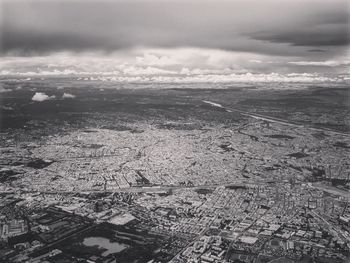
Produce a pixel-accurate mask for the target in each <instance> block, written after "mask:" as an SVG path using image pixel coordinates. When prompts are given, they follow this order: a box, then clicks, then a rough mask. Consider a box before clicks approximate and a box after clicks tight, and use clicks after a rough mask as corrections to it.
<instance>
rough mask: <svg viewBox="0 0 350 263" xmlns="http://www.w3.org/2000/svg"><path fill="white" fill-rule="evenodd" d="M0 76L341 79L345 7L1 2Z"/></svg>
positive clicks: (318, 3) (321, 1)
mask: <svg viewBox="0 0 350 263" xmlns="http://www.w3.org/2000/svg"><path fill="white" fill-rule="evenodd" d="M0 4H1V6H2V7H1V10H2V13H1V16H0V17H1V20H0V21H1V23H0V32H1V39H0V44H1V46H0V56H1V61H0V75H23V76H30V75H55V76H56V75H82V74H83V75H89V74H91V75H102V76H106V75H108V76H117V77H119V79H125V80H131V81H132V80H154V81H164V80H165V81H166V80H169V81H179V80H180V81H181V80H183V79H185V80H186V79H187V80H189V81H191V80H206V81H230V80H233V81H234V80H240V81H245V80H248V81H249V80H252V81H259V80H266V81H274V80H276V81H284V80H285V81H290V80H292V81H293V80H294V81H303V80H304V81H332V80H344V79H345V80H346V79H349V76H350V71H349V66H350V58H349V30H348V26H349V21H348V18H349V5H348V1H346V0H335V1H326V0H308V1H301V0H296V1H295V0H293V1H292V0H286V1H277V0H267V1H258V0H248V1H243V0H234V1H222V0H220V1H213V0H205V1H198V0H190V1H175V0H167V1H160V0H138V1H136V0H135V1H124V0H114V1H112V0H109V1H107V0H104V1H97V0H90V1H77V0H65V1H58V0H50V1H40V0H2V1H0Z"/></svg>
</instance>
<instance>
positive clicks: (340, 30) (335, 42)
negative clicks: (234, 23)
mask: <svg viewBox="0 0 350 263" xmlns="http://www.w3.org/2000/svg"><path fill="white" fill-rule="evenodd" d="M251 37H252V38H253V39H257V40H263V41H269V42H272V43H287V44H290V45H294V46H313V47H318V46H346V45H348V44H349V35H348V28H347V25H341V24H332V25H326V26H323V27H322V26H320V27H318V28H316V29H315V28H313V27H310V26H307V27H304V28H302V29H296V30H293V31H283V32H258V33H255V34H253V35H252V36H251Z"/></svg>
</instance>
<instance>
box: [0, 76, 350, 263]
mask: <svg viewBox="0 0 350 263" xmlns="http://www.w3.org/2000/svg"><path fill="white" fill-rule="evenodd" d="M60 81H61V82H62V83H61V84H60V85H58V86H57V87H55V88H53V87H52V86H50V85H52V84H50V83H52V81H50V82H48V81H45V80H35V79H34V80H33V79H27V80H11V79H5V80H2V83H1V84H2V91H3V92H2V93H1V96H2V99H1V104H2V106H1V107H2V109H0V113H1V115H2V117H1V118H2V127H1V132H0V262H30V263H39V262H57V263H59V262H60V263H61V262H89V263H92V262H96V263H99V262H104V263H105V262H106V263H107V262H153V263H156V262H173V263H175V262H179V263H180V262H183V263H185V262H201V263H202V262H203V263H204V262H226V263H229V262H231V263H233V262H237V263H267V262H274V263H276V262H290V263H292V262H299V263H303V262H305V263H307V262H324V263H329V262H349V260H350V206H349V202H350V191H349V188H350V173H349V172H350V161H349V149H350V133H349V116H350V112H349V111H350V109H349V107H348V100H347V98H346V96H347V95H349V94H348V88H347V87H341V86H340V87H325V86H320V87H311V86H305V87H300V86H298V87H297V88H295V87H294V86H293V87H291V86H285V87H283V88H284V89H285V90H284V91H281V90H278V89H275V86H274V87H272V88H271V89H268V90H264V89H263V88H262V87H261V86H258V87H253V88H252V87H250V86H247V87H246V86H241V87H240V86H239V85H234V86H232V87H231V86H225V87H223V88H218V87H217V86H215V87H214V88H212V89H210V87H207V86H206V85H204V84H203V86H204V87H200V88H198V87H196V86H195V85H194V86H191V87H177V86H176V85H175V86H170V87H167V88H164V87H156V88H155V89H150V88H149V87H148V86H147V85H146V86H145V87H138V88H137V89H132V88H130V87H122V88H120V89H112V88H111V87H110V86H111V85H112V84H104V85H105V87H104V88H103V85H101V84H99V87H98V88H92V87H90V86H94V85H95V86H96V85H97V84H96V83H94V82H84V81H72V80H68V81H67V80H60ZM54 83H58V82H57V81H55V82H54ZM88 83H92V84H88ZM84 85H85V86H87V87H86V89H85V90H84V89H83V88H82V87H81V86H84ZM89 85H90V86H89ZM198 85H199V84H198ZM200 85H202V84H200ZM242 85H243V84H242ZM281 85H282V84H281ZM294 85H297V84H294ZM242 87H243V88H242ZM298 88H299V89H298ZM37 92H41V93H42V94H43V93H46V94H48V96H47V97H48V98H49V99H47V100H45V101H35V100H33V96H35V94H36V93H37ZM50 92H51V93H50ZM284 92H287V93H288V96H289V98H294V101H287V100H286V98H285V97H281V96H283V95H281V94H283V93H284ZM62 94H66V95H65V96H64V95H62ZM67 94H70V96H68V95H67ZM92 94H95V95H92ZM49 96H51V97H49ZM290 100H291V99H290ZM258 102H259V103H260V104H258ZM291 105H293V107H295V108H291V107H292V106H291ZM106 108H108V110H107V109H106ZM109 109H110V110H109ZM29 114H31V116H32V117H30V118H29V117H28V115H29ZM33 116H34V117H33ZM0 120H1V119H0ZM311 120H312V121H311ZM316 122H317V123H316Z"/></svg>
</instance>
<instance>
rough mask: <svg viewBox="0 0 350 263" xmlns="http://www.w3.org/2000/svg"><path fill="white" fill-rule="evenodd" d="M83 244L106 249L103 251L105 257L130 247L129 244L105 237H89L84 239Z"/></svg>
mask: <svg viewBox="0 0 350 263" xmlns="http://www.w3.org/2000/svg"><path fill="white" fill-rule="evenodd" d="M83 244H84V245H85V246H88V247H93V246H97V247H98V248H101V249H104V250H106V251H105V252H103V253H102V256H103V257H106V256H108V255H110V254H114V253H118V252H121V251H123V250H124V249H126V248H128V245H125V244H122V243H118V242H111V241H109V239H107V238H104V237H87V238H85V239H84V241H83Z"/></svg>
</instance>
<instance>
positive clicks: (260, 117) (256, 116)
mask: <svg viewBox="0 0 350 263" xmlns="http://www.w3.org/2000/svg"><path fill="white" fill-rule="evenodd" d="M202 102H204V103H206V104H209V105H211V106H213V107H217V108H221V109H224V110H226V111H227V112H238V113H239V114H241V115H243V116H247V117H251V118H254V119H257V120H263V121H267V122H272V123H279V124H282V125H287V126H293V127H298V128H306V129H310V130H314V131H325V132H329V133H332V134H339V135H344V136H350V134H349V133H344V132H337V131H332V130H328V129H325V128H315V127H309V126H306V125H303V124H300V123H295V122H291V121H289V120H285V119H280V118H275V117H270V116H266V115H261V114H258V113H250V112H247V111H243V110H239V109H236V108H231V107H226V106H222V105H221V104H219V103H217V102H212V101H208V100H203V101H202Z"/></svg>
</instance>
